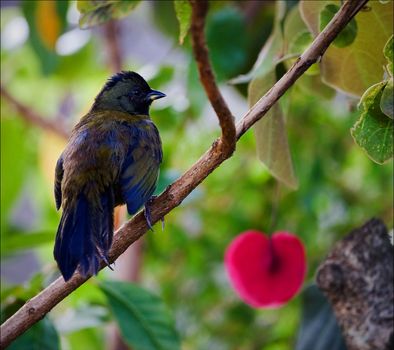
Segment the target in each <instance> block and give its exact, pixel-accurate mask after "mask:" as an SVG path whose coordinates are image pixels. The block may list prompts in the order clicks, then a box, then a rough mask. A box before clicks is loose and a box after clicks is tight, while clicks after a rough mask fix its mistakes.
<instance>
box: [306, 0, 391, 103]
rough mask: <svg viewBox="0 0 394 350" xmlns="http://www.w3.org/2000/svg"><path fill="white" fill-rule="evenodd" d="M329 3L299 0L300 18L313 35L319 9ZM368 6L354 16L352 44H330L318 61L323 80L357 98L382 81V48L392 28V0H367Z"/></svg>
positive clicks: (384, 60) (316, 25)
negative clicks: (354, 29)
mask: <svg viewBox="0 0 394 350" xmlns="http://www.w3.org/2000/svg"><path fill="white" fill-rule="evenodd" d="M332 2H333V1H323V0H322V1H309V0H301V1H300V5H299V6H300V12H301V17H302V19H303V20H304V22H305V23H306V25H307V26H308V28H309V30H310V31H311V32H312V33H313V35H314V36H316V35H318V33H319V29H320V28H319V18H320V13H321V11H322V10H323V9H324V8H325V7H326V6H327V5H328V4H331V3H332ZM335 3H336V4H337V5H339V4H340V2H339V1H335ZM367 6H368V11H360V12H359V13H358V14H357V15H356V17H355V19H356V21H357V28H358V30H357V36H356V38H355V40H354V41H353V42H352V44H351V45H348V46H346V47H344V48H339V47H336V46H334V45H331V46H330V47H329V48H328V49H327V51H326V52H325V54H324V57H323V60H322V62H321V64H320V68H321V72H322V79H323V82H325V83H326V84H328V85H329V86H331V87H333V88H335V89H337V90H340V91H342V92H345V93H347V94H349V95H353V96H357V97H360V96H361V95H362V94H363V93H364V91H365V90H366V89H368V88H369V87H370V86H371V85H373V84H376V83H378V82H379V81H381V80H382V76H383V70H382V67H383V66H385V65H386V64H387V63H386V58H385V57H384V55H383V54H382V50H383V47H384V46H385V44H386V42H387V40H388V39H389V38H390V37H391V35H392V29H391V28H393V11H392V2H390V3H388V4H381V3H379V2H378V1H370V2H368V4H367ZM366 43H367V44H366Z"/></svg>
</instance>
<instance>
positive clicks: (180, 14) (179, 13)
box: [174, 0, 192, 44]
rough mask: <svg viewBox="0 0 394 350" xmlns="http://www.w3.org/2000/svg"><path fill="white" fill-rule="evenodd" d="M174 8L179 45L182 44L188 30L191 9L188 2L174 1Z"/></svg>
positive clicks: (183, 0) (185, 0) (182, 0)
mask: <svg viewBox="0 0 394 350" xmlns="http://www.w3.org/2000/svg"><path fill="white" fill-rule="evenodd" d="M174 8H175V13H176V18H177V19H178V21H179V43H180V44H183V41H184V39H185V37H186V35H187V32H188V31H189V28H190V20H191V18H192V8H191V6H190V3H189V1H188V0H174Z"/></svg>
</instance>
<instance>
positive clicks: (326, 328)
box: [295, 285, 346, 350]
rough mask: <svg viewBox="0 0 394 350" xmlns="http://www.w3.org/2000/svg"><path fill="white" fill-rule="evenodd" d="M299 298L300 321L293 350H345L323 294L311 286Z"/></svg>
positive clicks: (340, 334) (333, 315)
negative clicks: (300, 307) (300, 299)
mask: <svg viewBox="0 0 394 350" xmlns="http://www.w3.org/2000/svg"><path fill="white" fill-rule="evenodd" d="M301 297H302V320H301V327H300V329H299V332H298V337H297V345H296V347H295V349H296V350H312V349H313V350H314V349H319V350H346V345H345V341H344V339H343V336H342V333H341V329H340V328H339V325H338V323H337V320H336V318H335V314H334V312H333V310H332V308H331V306H330V304H329V302H328V301H327V299H326V298H325V296H324V295H323V293H322V292H321V291H320V290H319V289H318V288H317V287H316V285H311V286H309V287H308V288H306V289H305V291H304V292H303V293H302V294H301ZM316 334H319V336H318V337H317V336H316Z"/></svg>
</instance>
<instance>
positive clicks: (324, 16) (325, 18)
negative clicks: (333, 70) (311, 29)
mask: <svg viewBox="0 0 394 350" xmlns="http://www.w3.org/2000/svg"><path fill="white" fill-rule="evenodd" d="M338 11H339V6H337V5H334V4H328V5H327V6H326V7H324V9H323V10H322V11H321V12H320V31H322V30H323V29H324V28H325V27H326V26H327V24H328V23H330V21H331V20H332V19H333V18H334V16H335V14H336V13H337V12H338ZM356 36H357V22H356V20H355V19H354V18H353V19H352V20H351V21H350V22H349V23H348V24H347V25H346V27H345V28H344V29H343V30H342V31H341V32H340V33H339V34H338V36H337V37H336V38H335V40H334V41H333V45H335V46H336V47H341V48H342V47H346V46H349V45H350V44H351V43H352V42H353V41H354V40H355V39H356Z"/></svg>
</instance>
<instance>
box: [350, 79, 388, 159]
mask: <svg viewBox="0 0 394 350" xmlns="http://www.w3.org/2000/svg"><path fill="white" fill-rule="evenodd" d="M386 85H387V82H381V83H378V84H375V85H373V86H371V87H370V88H369V89H368V90H367V91H366V92H365V93H364V95H363V96H362V98H361V101H360V110H361V112H362V114H361V117H360V119H359V120H358V121H357V122H356V124H355V125H354V127H353V128H352V130H351V133H352V136H353V138H354V140H355V141H356V143H357V144H358V145H359V146H360V147H361V148H363V149H364V150H365V151H366V152H367V154H368V156H369V157H370V158H371V159H372V160H373V161H375V162H376V163H379V164H383V163H385V162H387V161H388V160H389V159H391V158H392V157H393V132H394V128H393V120H392V119H390V118H388V117H387V116H386V115H385V114H384V113H383V112H382V110H381V109H380V101H381V98H382V94H383V90H384V88H385V87H386Z"/></svg>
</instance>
